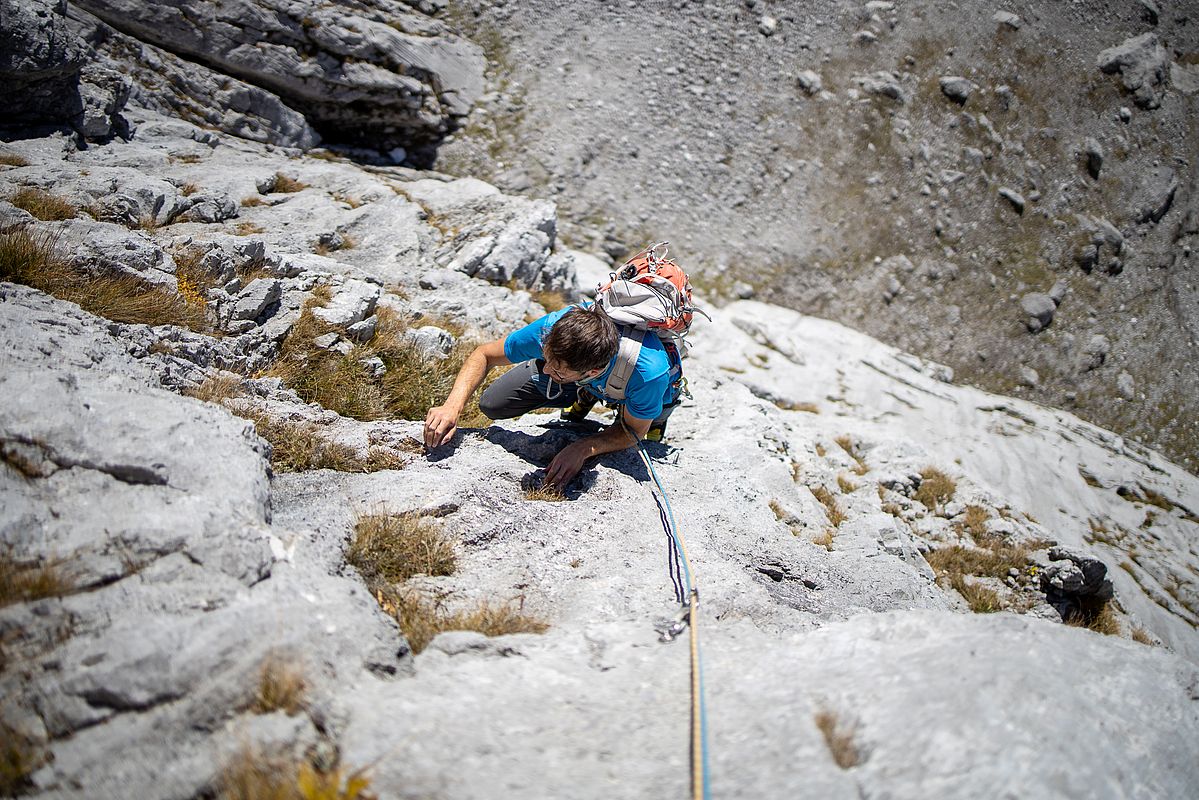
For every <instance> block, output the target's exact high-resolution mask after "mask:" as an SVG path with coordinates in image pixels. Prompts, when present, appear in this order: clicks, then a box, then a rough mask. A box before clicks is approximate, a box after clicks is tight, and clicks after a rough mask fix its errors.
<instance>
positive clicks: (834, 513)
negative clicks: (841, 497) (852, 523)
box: [811, 485, 846, 528]
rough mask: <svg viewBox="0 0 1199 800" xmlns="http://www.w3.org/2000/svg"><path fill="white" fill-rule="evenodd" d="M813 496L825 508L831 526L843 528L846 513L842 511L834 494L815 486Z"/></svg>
mask: <svg viewBox="0 0 1199 800" xmlns="http://www.w3.org/2000/svg"><path fill="white" fill-rule="evenodd" d="M811 491H812V496H813V497H815V498H816V499H817V500H818V501H820V505H822V506H824V510H825V512H826V513H827V514H828V521H829V524H830V525H832V526H833V527H834V528H839V527H841V523H842V522H844V521H845V520H846V516H845V512H844V511H842V510H841V505H840V503H838V502H837V498H835V497H833V493H832V492H830V491H829V490H828V489H826V488H824V487H823V486H819V485H817V486H815V487H813V488H812V490H811Z"/></svg>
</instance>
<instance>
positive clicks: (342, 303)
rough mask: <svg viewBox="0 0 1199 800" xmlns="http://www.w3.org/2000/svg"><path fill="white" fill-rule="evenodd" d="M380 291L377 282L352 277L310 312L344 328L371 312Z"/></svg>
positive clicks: (373, 310)
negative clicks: (328, 300)
mask: <svg viewBox="0 0 1199 800" xmlns="http://www.w3.org/2000/svg"><path fill="white" fill-rule="evenodd" d="M382 292H383V289H382V288H381V287H380V286H379V285H378V284H375V283H369V282H368V281H362V280H358V279H356V278H352V279H350V280H347V281H346V282H345V283H343V284H342V285H341V286H340V287H339V288H338V289H337V291H336V292H335V293H334V295H333V299H332V300H331V301H330V302H329V304H328V305H327V306H324V307H323V308H314V309H312V314H313V316H316V317H319V318H320V319H322V320H324V321H325V322H327V323H329V324H330V325H334V326H336V327H339V328H344V327H346V326H348V325H353V324H354V323H355V322H361V321H362V320H364V319H366V318H367V317H369V316H370V315H371V314H373V313H374V312H375V304H376V303H377V302H379V295H380V294H382Z"/></svg>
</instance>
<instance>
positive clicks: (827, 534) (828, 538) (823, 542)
mask: <svg viewBox="0 0 1199 800" xmlns="http://www.w3.org/2000/svg"><path fill="white" fill-rule="evenodd" d="M833 537H834V534H833V529H832V528H829V529H828V530H826V531H824V533H821V534H818V535H816V536H813V537H812V544H814V545H818V546H820V547H823V548H824V549H825V550H832V549H833Z"/></svg>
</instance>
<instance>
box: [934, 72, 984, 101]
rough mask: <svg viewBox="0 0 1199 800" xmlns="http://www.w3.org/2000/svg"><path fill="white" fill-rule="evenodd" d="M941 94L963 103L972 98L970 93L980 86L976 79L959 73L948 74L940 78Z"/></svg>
mask: <svg viewBox="0 0 1199 800" xmlns="http://www.w3.org/2000/svg"><path fill="white" fill-rule="evenodd" d="M940 85H941V94H943V95H945V96H946V97H948V98H949V99H950V100H952V101H953V102H955V103H957V104H959V105H961V104H964V103H965V102H966V101H967V100H969V99H970V95H971V94H973V93H974V90H975V89H977V88H978V85H977V84H976V83H974V81H972V80H970V79H968V78H962V77H959V76H957V75H947V76H945V77H943V78H941V80H940Z"/></svg>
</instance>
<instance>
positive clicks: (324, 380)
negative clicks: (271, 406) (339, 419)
mask: <svg viewBox="0 0 1199 800" xmlns="http://www.w3.org/2000/svg"><path fill="white" fill-rule="evenodd" d="M376 314H377V315H378V318H379V322H378V326H377V328H376V332H375V337H374V339H372V340H371V341H370V342H369V343H366V344H359V345H355V346H354V348H353V349H352V350H351V351H350V352H349V353H348V354H342V353H339V352H337V351H334V350H322V349H321V348H319V347H317V346H316V345H315V344H314V343H313V339H314V338H316V337H317V336H320V335H322V334H324V333H329V332H335V331H337V329H336V328H334V327H333V326H331V325H328V324H326V323H324V322H322V321H321V320H319V319H318V318H317V317H316V316H315V315H314V314H312V312H311V309H310V308H305V309H304V311H303V313H301V315H300V319H299V321H297V322H296V324H295V326H294V327H293V328H292V330H291V332H290V333H289V334H288V336H287V338H286V339H285V340H284V342H283V346H282V348H281V351H280V356H279V359H278V360H277V361H276V362H275V364H274V365H273V366H272V367H271V369H270V370H269V371H268V374H269V375H272V376H274V377H278V378H281V379H282V380H283V382H284V383H285V384H287V386H288V388H290V389H292V390H294V391H295V392H296V394H298V395H300V397H301V398H303V399H304V401H305V402H308V403H317V404H319V405H321V406H323V407H325V408H328V409H331V410H333V411H336V412H337V413H338V414H341V415H342V416H345V417H352V418H354V419H361V420H372V419H385V418H396V417H398V418H400V419H411V420H418V419H424V418H425V414H426V413H428V410H429V409H430V408H432V407H433V406H436V405H439V404H440V403H441V402H442V400H444V399H445V397H446V396H447V395H448V394H449V392H450V389H452V388H453V386H454V379H455V378H457V377H458V370H459V369H460V368H461V367H462V364H463V362H464V361H466V359H467V357H468V356H469V355H470V353H471V352H472V351H473V350H474V346H475V345H474V342H468V341H465V340H461V339H460V340H459V341H458V343H457V344H456V345H455V347H454V349H453V350H452V351H451V353H450V355H449V357H447V358H444V359H438V358H430V357H428V356H427V355H426V354H425V352H424V351H423V350H421V349H420V348H419V347H417V346H416V345H415V344H414V343H413V342H412V341H411V340H410V339H408V338H407V337H406V336H405V333H406V331H407V330H408V325H407V324H406V323H405V322H404V321H403V320H402V319H401V318H400V316H399V315H398V314H396V313H395V312H394V311H392V310H391V309H389V308H379V309H378V310H377V312H376ZM373 357H378V358H379V359H380V360H381V361H382V362H383V364H384V366H385V367H386V371H385V372H384V373H383V374H382V375H381V376H379V377H375V375H374V374H373V372H372V371H371V369H370V368H369V367H368V366H367V365H366V364H365V363H363V362H364V361H366V360H367V359H370V358H373ZM499 374H502V373H497V371H494V370H493V372H492V377H491V380H495V378H496V377H498V376H499ZM490 382H491V381H488V382H487V383H486V384H484V386H483V387H482V388H483V389H485V388H486V386H487V385H490ZM480 393H481V392H480ZM476 397H477V395H476ZM459 424H460V425H462V426H464V427H482V426H486V425H488V424H490V420H489V419H487V417H486V416H484V415H483V413H482V412H481V411H480V410H479V406H478V402H477V400H474V399H472V400H471V402H470V404H469V405H468V406H467V407H466V409H464V411H463V413H462V416H461V417H460V418H459Z"/></svg>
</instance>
